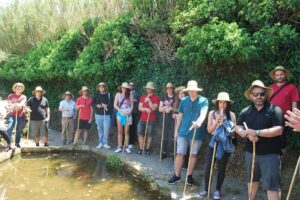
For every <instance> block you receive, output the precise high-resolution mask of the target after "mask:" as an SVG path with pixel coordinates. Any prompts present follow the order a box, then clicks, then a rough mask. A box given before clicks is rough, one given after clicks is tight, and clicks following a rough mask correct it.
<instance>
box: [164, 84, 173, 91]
mask: <svg viewBox="0 0 300 200" xmlns="http://www.w3.org/2000/svg"><path fill="white" fill-rule="evenodd" d="M167 88H173V89H174V86H173V84H172V83H167V85H166V87H165V88H164V92H167Z"/></svg>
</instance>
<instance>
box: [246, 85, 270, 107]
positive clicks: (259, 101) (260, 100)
mask: <svg viewBox="0 0 300 200" xmlns="http://www.w3.org/2000/svg"><path fill="white" fill-rule="evenodd" d="M250 98H251V100H252V101H253V103H254V104H255V105H256V106H263V105H264V103H265V101H266V99H267V93H266V90H265V89H263V88H259V87H256V88H253V89H252V90H251V93H250Z"/></svg>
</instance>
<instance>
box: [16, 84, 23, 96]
mask: <svg viewBox="0 0 300 200" xmlns="http://www.w3.org/2000/svg"><path fill="white" fill-rule="evenodd" d="M15 91H16V94H21V93H22V87H21V86H17V87H15Z"/></svg>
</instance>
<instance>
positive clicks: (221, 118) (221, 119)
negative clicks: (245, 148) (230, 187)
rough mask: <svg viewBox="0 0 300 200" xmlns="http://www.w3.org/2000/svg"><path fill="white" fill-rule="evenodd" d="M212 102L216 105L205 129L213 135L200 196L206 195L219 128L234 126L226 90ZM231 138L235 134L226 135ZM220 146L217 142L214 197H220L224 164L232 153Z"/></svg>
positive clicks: (233, 115)
mask: <svg viewBox="0 0 300 200" xmlns="http://www.w3.org/2000/svg"><path fill="white" fill-rule="evenodd" d="M212 102H213V103H214V104H215V105H216V107H215V109H214V110H212V111H210V112H209V114H208V122H207V131H208V132H209V133H211V134H212V135H213V136H212V138H211V141H210V143H209V146H208V150H207V154H206V159H205V163H206V164H205V190H204V191H202V192H200V196H201V197H202V198H203V197H206V195H207V192H208V184H209V177H210V169H211V164H212V157H213V150H214V144H215V142H216V141H217V138H218V137H221V136H220V135H219V134H221V133H220V130H221V131H223V130H224V129H223V126H224V127H226V128H227V127H229V128H230V129H233V128H234V126H235V125H236V116H235V114H234V113H233V112H232V111H230V110H231V105H232V103H233V101H231V100H230V97H229V94H228V93H227V92H220V93H219V94H218V97H217V99H214V100H212ZM230 126H232V127H230ZM229 134H230V133H229ZM226 137H227V136H226ZM233 138H235V134H234V135H232V136H229V137H227V139H228V140H230V141H229V142H231V144H233V143H235V142H233V141H232V140H233ZM232 142H233V143H232ZM222 147H223V144H222V143H221V142H219V143H218V147H217V155H216V157H217V161H218V174H217V184H216V191H215V192H214V193H213V198H214V199H221V187H222V184H223V181H224V178H225V170H226V165H227V161H228V159H229V156H230V154H231V153H232V152H226V150H224V149H222ZM232 147H233V146H232Z"/></svg>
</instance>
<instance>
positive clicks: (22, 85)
mask: <svg viewBox="0 0 300 200" xmlns="http://www.w3.org/2000/svg"><path fill="white" fill-rule="evenodd" d="M16 87H21V88H22V89H21V90H22V92H24V90H25V85H24V84H23V83H15V84H13V86H12V91H14V92H16Z"/></svg>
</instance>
